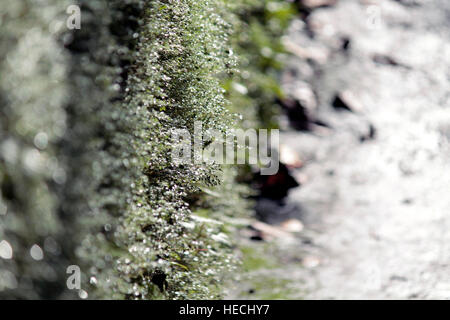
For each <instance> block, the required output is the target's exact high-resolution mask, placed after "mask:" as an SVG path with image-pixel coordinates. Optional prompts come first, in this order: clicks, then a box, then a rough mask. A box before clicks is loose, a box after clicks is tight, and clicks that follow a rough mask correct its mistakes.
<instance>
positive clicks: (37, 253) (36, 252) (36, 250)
mask: <svg viewBox="0 0 450 320" xmlns="http://www.w3.org/2000/svg"><path fill="white" fill-rule="evenodd" d="M30 255H31V257H32V258H33V259H34V260H36V261H39V260H42V259H44V251H42V249H41V247H39V246H38V245H37V244H34V245H33V246H32V247H31V249H30Z"/></svg>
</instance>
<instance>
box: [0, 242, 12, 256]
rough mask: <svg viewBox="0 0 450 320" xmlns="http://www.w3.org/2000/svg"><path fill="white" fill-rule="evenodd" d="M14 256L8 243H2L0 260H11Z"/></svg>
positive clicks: (0, 244) (0, 243) (0, 245)
mask: <svg viewBox="0 0 450 320" xmlns="http://www.w3.org/2000/svg"><path fill="white" fill-rule="evenodd" d="M12 256H13V249H12V247H11V245H10V244H9V242H8V241H6V240H2V241H1V242H0V258H3V259H11V258H12Z"/></svg>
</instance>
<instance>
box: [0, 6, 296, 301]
mask: <svg viewBox="0 0 450 320" xmlns="http://www.w3.org/2000/svg"><path fill="white" fill-rule="evenodd" d="M271 3H272V4H271ZM275 3H276V6H275V5H274V4H275ZM70 4H72V3H69V2H68V1H65V0H64V1H61V0H44V1H40V2H39V3H36V2H35V1H31V0H17V1H14V2H11V3H10V4H8V6H5V8H4V9H5V10H2V12H1V13H0V24H1V30H0V40H1V43H2V44H1V45H0V57H1V59H0V75H1V78H0V106H1V107H0V149H1V151H2V152H0V191H1V193H0V221H1V222H0V241H5V242H3V245H6V243H7V245H8V246H10V247H11V248H12V249H13V258H12V259H0V297H2V298H3V297H5V298H73V297H76V296H78V292H76V291H71V290H68V288H67V287H66V277H67V274H66V268H67V267H68V266H69V265H73V264H75V265H79V266H80V267H81V269H82V272H83V277H82V280H83V282H82V288H83V290H85V291H86V292H87V293H88V294H89V297H90V298H118V299H123V298H126V299H163V298H169V299H186V298H189V299H205V298H218V297H220V296H221V291H222V290H221V284H222V282H223V279H224V278H226V277H228V274H229V272H230V271H233V270H234V268H235V266H236V265H237V258H236V255H235V250H234V245H233V241H232V239H229V238H230V235H232V232H231V231H230V230H232V226H231V225H230V223H229V219H227V218H230V217H246V216H248V215H249V213H250V207H251V203H250V202H248V201H247V199H246V198H247V197H248V195H249V194H250V193H251V192H250V190H249V188H248V187H247V186H244V185H242V184H237V183H236V177H237V176H238V172H237V170H236V169H235V168H230V167H221V166H219V165H214V164H205V163H203V164H190V165H176V164H174V163H172V162H171V161H170V158H169V155H170V151H171V148H172V146H173V141H172V140H171V132H172V131H173V129H175V128H179V129H187V130H188V131H190V132H191V133H192V131H193V123H194V121H197V120H199V121H202V122H203V127H204V129H216V130H219V131H225V130H227V129H228V128H230V127H234V126H244V127H249V126H255V127H258V126H261V125H263V123H272V122H273V121H272V120H273V119H272V118H273V117H272V111H270V110H271V108H272V100H273V98H274V96H276V95H279V94H281V93H280V92H279V88H278V86H277V85H276V81H275V77H276V70H277V69H278V68H279V64H278V62H277V61H278V58H277V54H278V53H281V52H282V48H281V47H280V46H279V41H278V40H276V41H274V39H276V38H277V37H278V35H280V32H281V30H282V28H283V26H282V24H283V23H284V22H283V21H286V19H287V18H286V17H287V16H288V13H289V9H288V7H286V6H285V5H282V2H281V1H264V2H262V3H260V2H259V1H242V2H241V1H239V2H235V1H222V0H214V1H207V0H183V1H179V0H152V1H143V0H126V1H120V0H111V1H107V0H79V1H78V2H77V4H78V5H80V7H81V12H82V28H81V30H74V31H68V30H66V29H65V20H66V18H67V14H66V8H67V7H68V6H69V5H70ZM275 7H277V8H279V10H278V9H276V10H272V9H274V8H275ZM271 8H272V9H271ZM247 14H250V16H252V18H251V19H250V21H246V19H247V18H246V17H247ZM277 21H278V22H277ZM278 24H279V25H278ZM269 30H271V31H270V32H269ZM267 48H268V49H270V50H271V51H270V52H271V54H268V52H269V50H267ZM263 49H264V50H263ZM272 53H273V55H272ZM239 56H241V57H240V58H239ZM238 60H239V62H238ZM255 62H256V64H255ZM239 69H240V70H241V71H242V72H241V73H239V72H238V70H239ZM4 75H8V77H6V76H4ZM239 85H241V87H239ZM242 86H244V87H246V88H247V90H248V92H247V93H245V92H243V90H242ZM236 88H237V89H236ZM237 112H239V113H243V114H244V115H245V116H246V117H247V121H246V122H245V121H244V122H243V123H237V121H236V120H237V119H236V117H235V115H234V114H235V113H237ZM268 114H269V116H267V115H268ZM261 119H263V120H261ZM271 126H272V124H271ZM217 194H220V195H221V196H217ZM193 212H194V214H193ZM196 214H197V215H201V216H204V217H207V218H208V219H198V218H197V217H196ZM34 245H38V246H39V248H41V249H42V252H43V259H42V260H39V261H38V260H35V259H33V258H32V257H31V255H30V249H31V247H32V246H34Z"/></svg>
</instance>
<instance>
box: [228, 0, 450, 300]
mask: <svg viewBox="0 0 450 320" xmlns="http://www.w3.org/2000/svg"><path fill="white" fill-rule="evenodd" d="M449 17H450V2H449V1H445V0H436V1H434V0H433V1H432V0H429V1H426V0H422V1H420V0H415V1H406V0H404V1H394V0H379V1H375V0H373V1H367V0H366V1H358V0H347V1H346V0H340V1H338V3H337V4H336V5H334V6H331V7H326V8H318V9H316V10H314V11H313V12H312V13H311V15H310V16H309V17H308V18H307V20H306V21H304V20H301V19H298V20H296V21H294V22H293V23H292V26H291V28H290V31H289V33H288V34H287V35H286V39H285V40H286V44H287V47H288V48H290V50H291V51H292V52H294V53H295V54H296V56H294V57H292V58H290V60H289V63H288V64H287V66H286V70H285V72H284V74H283V76H282V79H281V80H282V83H283V86H284V88H285V90H286V92H288V93H289V94H290V95H291V96H292V97H294V98H297V99H300V100H302V99H303V100H302V101H303V102H304V105H305V106H306V107H307V109H308V113H309V114H310V115H311V117H313V118H314V119H317V120H320V123H321V124H326V127H324V126H313V128H312V131H309V132H300V131H296V130H293V129H290V128H289V127H288V126H287V125H285V126H284V130H283V132H282V134H281V138H280V140H281V143H282V144H284V145H286V146H289V147H290V148H292V149H293V150H295V152H296V153H298V154H299V155H300V157H301V158H302V160H303V162H304V166H303V167H302V168H299V169H295V170H293V175H294V176H295V177H297V179H298V180H300V182H301V183H302V185H301V187H299V188H295V189H293V190H291V191H290V193H289V196H288V198H287V199H286V204H285V206H284V207H285V208H289V209H288V210H279V209H277V210H274V212H273V215H275V216H280V215H283V214H286V213H285V212H289V213H288V214H289V216H290V217H292V216H295V217H296V218H298V219H300V220H301V221H303V223H304V224H305V229H304V231H302V232H301V233H299V235H297V236H296V237H295V238H294V239H277V240H273V241H272V242H270V243H261V242H254V241H248V248H247V255H246V257H248V256H249V255H248V253H249V252H250V251H251V250H253V251H254V252H253V255H254V256H256V257H262V256H263V254H262V253H261V254H260V253H258V252H259V251H264V252H265V254H266V255H267V253H269V254H268V256H270V257H271V258H272V260H273V261H269V262H265V263H262V262H261V261H260V262H261V263H259V264H258V261H259V260H258V259H253V260H251V261H250V262H251V263H250V264H248V265H246V266H245V267H246V270H247V272H246V273H245V274H243V275H242V277H241V279H240V282H239V283H238V285H237V287H235V288H234V289H233V290H232V291H231V292H232V293H230V295H229V297H233V298H291V299H339V298H342V299H352V298H360V299H361V298H362V299H378V298H382V299H414V298H425V299H432V298H437V299H449V298H450V196H449V191H450V91H449V87H450V86H449V84H450V28H449V26H448V24H449V23H450V19H449ZM312 93H313V95H312ZM311 95H312V97H311ZM337 95H339V96H340V97H344V98H343V100H344V102H345V103H344V108H342V104H341V105H339V104H337V107H333V101H335V98H336V96H337ZM335 106H336V103H335ZM339 106H341V108H339ZM285 122H287V121H285ZM282 123H283V121H282ZM250 256H251V255H250ZM246 259H247V260H246V261H247V263H248V262H249V261H248V258H246ZM260 260H261V259H260ZM255 261H256V262H255ZM267 263H268V264H269V265H267Z"/></svg>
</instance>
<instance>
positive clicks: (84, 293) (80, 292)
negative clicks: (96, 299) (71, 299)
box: [78, 290, 88, 299]
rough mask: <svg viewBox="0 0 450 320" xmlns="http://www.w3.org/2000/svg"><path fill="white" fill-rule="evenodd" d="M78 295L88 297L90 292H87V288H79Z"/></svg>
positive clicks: (83, 297) (82, 297)
mask: <svg viewBox="0 0 450 320" xmlns="http://www.w3.org/2000/svg"><path fill="white" fill-rule="evenodd" d="M78 296H79V297H80V298H81V299H87V297H88V293H87V292H86V291H85V290H79V291H78Z"/></svg>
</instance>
